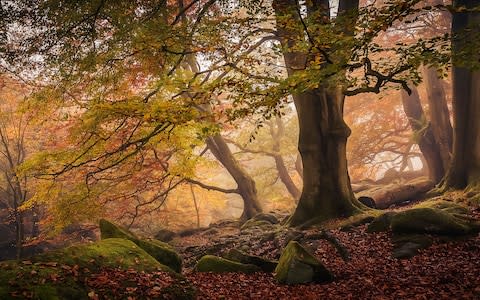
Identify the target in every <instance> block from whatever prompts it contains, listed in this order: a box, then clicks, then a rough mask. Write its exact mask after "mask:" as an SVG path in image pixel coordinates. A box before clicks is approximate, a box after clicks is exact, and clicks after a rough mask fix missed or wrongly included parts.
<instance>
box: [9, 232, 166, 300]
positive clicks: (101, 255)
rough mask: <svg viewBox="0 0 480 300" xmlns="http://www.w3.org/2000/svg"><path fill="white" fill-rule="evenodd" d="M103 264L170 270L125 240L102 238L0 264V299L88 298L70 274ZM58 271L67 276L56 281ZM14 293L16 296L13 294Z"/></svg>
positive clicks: (81, 285)
mask: <svg viewBox="0 0 480 300" xmlns="http://www.w3.org/2000/svg"><path fill="white" fill-rule="evenodd" d="M103 267H111V268H123V269H134V270H137V271H155V270H157V269H160V270H163V271H168V272H173V271H172V270H171V269H169V268H168V267H165V266H163V265H162V264H160V263H159V262H158V261H157V260H155V259H154V258H153V257H151V256H150V255H149V254H148V253H147V252H145V251H144V250H143V249H141V248H140V247H138V246H137V245H136V244H134V243H133V242H131V241H129V240H126V239H105V240H102V241H99V242H96V243H93V244H88V245H80V246H72V247H68V248H65V249H61V250H57V251H53V252H50V253H45V254H42V255H38V256H34V257H32V258H31V259H30V260H29V261H23V262H17V261H5V262H2V263H0V299H19V298H24V297H26V296H28V297H30V298H33V299H48V300H50V299H88V295H87V293H88V291H87V290H86V288H85V286H84V285H83V282H82V281H78V280H76V278H75V276H72V274H75V272H84V271H83V270H85V269H88V270H89V272H95V271H96V270H99V269H100V268H103ZM62 272H66V275H68V276H66V275H65V274H64V275H65V276H64V278H63V280H57V279H56V278H57V277H59V276H60V275H61V274H62ZM23 293H25V294H23ZM16 294H18V296H19V297H14V295H16ZM22 295H23V296H22ZM25 295H26V296H25Z"/></svg>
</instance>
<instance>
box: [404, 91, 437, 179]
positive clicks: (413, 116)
mask: <svg viewBox="0 0 480 300" xmlns="http://www.w3.org/2000/svg"><path fill="white" fill-rule="evenodd" d="M401 95H402V103H403V109H404V111H405V114H406V115H407V117H408V121H409V123H410V127H411V128H412V130H413V132H414V133H415V135H416V136H417V143H418V147H419V148H420V151H421V152H422V154H423V156H424V158H425V161H426V162H427V167H428V173H429V176H430V179H431V180H432V181H433V182H434V183H438V182H440V181H441V180H442V178H443V177H444V176H445V169H444V168H443V164H442V156H441V154H440V151H439V147H438V145H437V143H436V141H435V137H434V135H433V130H432V126H431V125H430V123H429V122H428V121H427V117H426V116H425V113H424V111H423V108H422V104H421V103H420V97H419V95H418V91H417V89H416V88H415V87H412V93H411V95H408V94H407V92H405V91H404V90H402V91H401Z"/></svg>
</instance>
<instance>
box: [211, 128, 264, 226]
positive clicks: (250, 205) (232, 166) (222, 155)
mask: <svg viewBox="0 0 480 300" xmlns="http://www.w3.org/2000/svg"><path fill="white" fill-rule="evenodd" d="M206 142H207V146H208V149H209V150H210V151H211V152H212V154H213V155H214V156H215V158H216V159H217V160H218V161H219V162H220V163H221V164H222V165H223V166H224V167H225V169H227V171H228V173H229V174H230V175H231V176H232V177H233V179H234V180H235V182H236V183H237V186H238V193H239V194H240V196H241V197H242V199H243V213H242V216H241V217H240V219H241V220H242V221H245V220H248V219H250V218H252V217H254V216H255V215H256V214H258V213H260V212H262V207H261V205H260V202H259V201H258V197H257V188H256V187H255V181H254V180H253V178H252V177H250V176H249V175H248V174H247V172H245V170H244V169H243V168H242V167H241V166H240V164H239V163H238V162H237V160H236V159H235V157H234V156H233V154H232V151H230V148H229V147H228V144H227V143H226V142H225V140H224V139H223V137H222V136H221V135H219V134H217V135H215V136H213V137H209V138H207V141H206Z"/></svg>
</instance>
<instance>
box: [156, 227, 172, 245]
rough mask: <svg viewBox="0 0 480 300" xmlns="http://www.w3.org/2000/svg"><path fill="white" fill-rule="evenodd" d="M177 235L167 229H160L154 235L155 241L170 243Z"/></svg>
mask: <svg viewBox="0 0 480 300" xmlns="http://www.w3.org/2000/svg"><path fill="white" fill-rule="evenodd" d="M176 235H177V234H176V233H175V232H173V231H171V230H168V229H161V230H159V231H158V232H157V234H155V239H157V240H159V241H162V242H170V241H171V240H173V238H174V237H175V236H176Z"/></svg>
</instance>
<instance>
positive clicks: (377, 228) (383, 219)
mask: <svg viewBox="0 0 480 300" xmlns="http://www.w3.org/2000/svg"><path fill="white" fill-rule="evenodd" d="M395 214H396V213H395V212H392V211H389V212H386V213H384V214H381V215H380V216H378V217H376V218H375V219H373V221H372V222H371V223H370V224H368V227H367V232H368V233H373V232H384V231H388V230H389V229H390V224H391V223H392V218H393V216H394V215H395Z"/></svg>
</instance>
